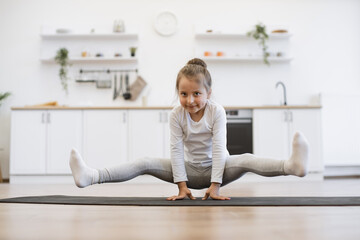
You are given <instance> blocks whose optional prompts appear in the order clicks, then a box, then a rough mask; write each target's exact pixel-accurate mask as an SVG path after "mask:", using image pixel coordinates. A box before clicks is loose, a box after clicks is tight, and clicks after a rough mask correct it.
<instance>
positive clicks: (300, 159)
mask: <svg viewBox="0 0 360 240" xmlns="http://www.w3.org/2000/svg"><path fill="white" fill-rule="evenodd" d="M308 155H309V144H308V141H307V140H306V138H305V137H304V135H302V134H301V133H300V132H297V133H295V135H294V139H293V143H292V154H291V157H290V159H289V160H287V161H285V163H284V171H285V173H286V174H289V175H295V176H298V177H303V176H305V175H306V173H307V162H308V158H309V156H308Z"/></svg>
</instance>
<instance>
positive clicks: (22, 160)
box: [10, 110, 46, 174]
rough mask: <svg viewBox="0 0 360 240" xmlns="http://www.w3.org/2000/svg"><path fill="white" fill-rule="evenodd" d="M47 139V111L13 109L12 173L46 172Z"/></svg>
mask: <svg viewBox="0 0 360 240" xmlns="http://www.w3.org/2000/svg"><path fill="white" fill-rule="evenodd" d="M45 141H46V122H45V111H38V110H29V111H26V110H16V111H12V112H11V150H10V174H44V173H45V166H46V163H45V156H46V142H45Z"/></svg>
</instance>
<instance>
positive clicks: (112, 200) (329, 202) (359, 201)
mask: <svg viewBox="0 0 360 240" xmlns="http://www.w3.org/2000/svg"><path fill="white" fill-rule="evenodd" d="M0 203H27V204H62V205H111V206H117V205H119V206H360V197H233V198H231V200H227V201H219V200H211V199H208V200H205V201H203V200H201V198H197V199H196V200H190V199H184V200H178V201H167V200H166V199H165V197H95V196H65V195H50V196H28V197H16V198H7V199H0Z"/></svg>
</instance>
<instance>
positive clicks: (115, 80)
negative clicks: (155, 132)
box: [113, 74, 118, 100]
mask: <svg viewBox="0 0 360 240" xmlns="http://www.w3.org/2000/svg"><path fill="white" fill-rule="evenodd" d="M116 82H117V79H116V74H114V95H113V100H115V99H116V98H117V96H118V93H117V86H116V85H117V83H116Z"/></svg>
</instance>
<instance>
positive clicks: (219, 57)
mask: <svg viewBox="0 0 360 240" xmlns="http://www.w3.org/2000/svg"><path fill="white" fill-rule="evenodd" d="M249 30H251V28H250V27H246V28H244V27H232V28H231V29H230V28H229V27H223V26H222V27H216V28H212V27H201V26H196V27H195V55H196V56H197V57H200V58H202V59H204V60H205V61H207V62H224V61H225V62H228V61H235V62H236V61H240V62H259V63H262V62H263V53H262V48H261V46H260V45H259V40H255V39H254V38H252V37H249V36H247V32H248V31H249ZM273 31H275V32H274V33H272V32H273ZM267 33H268V34H269V39H268V40H267V41H266V44H267V46H268V52H269V54H270V56H269V58H268V60H269V62H270V63H273V62H290V61H291V60H292V57H291V56H290V48H289V39H290V37H291V36H292V34H291V33H289V32H288V30H287V28H284V27H267Z"/></svg>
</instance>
